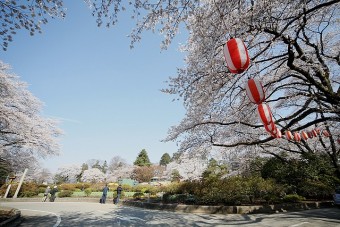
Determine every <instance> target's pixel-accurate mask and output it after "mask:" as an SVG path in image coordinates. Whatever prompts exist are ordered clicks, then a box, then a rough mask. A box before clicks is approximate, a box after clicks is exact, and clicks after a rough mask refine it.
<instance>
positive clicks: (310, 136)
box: [307, 131, 314, 139]
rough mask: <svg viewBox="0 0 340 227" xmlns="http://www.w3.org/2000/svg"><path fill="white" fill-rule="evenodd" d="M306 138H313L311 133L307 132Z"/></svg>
mask: <svg viewBox="0 0 340 227" xmlns="http://www.w3.org/2000/svg"><path fill="white" fill-rule="evenodd" d="M307 135H308V138H309V139H312V138H313V137H314V135H313V132H311V131H309V132H307Z"/></svg>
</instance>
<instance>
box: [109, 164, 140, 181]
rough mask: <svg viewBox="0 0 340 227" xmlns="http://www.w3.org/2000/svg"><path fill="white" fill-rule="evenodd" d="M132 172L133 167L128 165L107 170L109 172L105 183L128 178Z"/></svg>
mask: <svg viewBox="0 0 340 227" xmlns="http://www.w3.org/2000/svg"><path fill="white" fill-rule="evenodd" d="M133 170H134V166H133V165H128V164H125V165H122V166H118V167H117V168H115V169H113V170H112V169H109V172H108V173H107V181H108V182H117V181H118V179H123V178H130V176H131V175H132V172H133Z"/></svg>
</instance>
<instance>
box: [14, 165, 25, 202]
mask: <svg viewBox="0 0 340 227" xmlns="http://www.w3.org/2000/svg"><path fill="white" fill-rule="evenodd" d="M27 170H28V169H25V171H24V174H23V175H22V176H21V179H20V182H19V185H18V187H17V190H16V191H15V194H14V196H13V199H16V198H17V197H18V193H19V191H20V188H21V185H22V182H23V181H24V178H25V176H26V173H27Z"/></svg>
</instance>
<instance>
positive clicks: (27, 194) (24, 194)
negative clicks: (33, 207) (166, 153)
mask: <svg viewBox="0 0 340 227" xmlns="http://www.w3.org/2000/svg"><path fill="white" fill-rule="evenodd" d="M38 194H39V193H37V191H23V192H21V193H20V194H19V197H34V196H37V195H38Z"/></svg>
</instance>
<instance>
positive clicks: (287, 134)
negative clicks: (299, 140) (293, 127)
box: [285, 131, 293, 140]
mask: <svg viewBox="0 0 340 227" xmlns="http://www.w3.org/2000/svg"><path fill="white" fill-rule="evenodd" d="M285 136H286V139H287V140H292V139H293V134H292V132H291V131H286V132H285Z"/></svg>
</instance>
